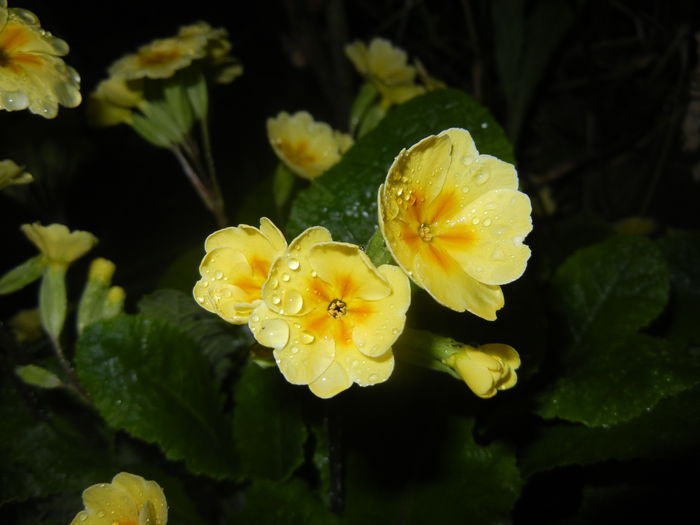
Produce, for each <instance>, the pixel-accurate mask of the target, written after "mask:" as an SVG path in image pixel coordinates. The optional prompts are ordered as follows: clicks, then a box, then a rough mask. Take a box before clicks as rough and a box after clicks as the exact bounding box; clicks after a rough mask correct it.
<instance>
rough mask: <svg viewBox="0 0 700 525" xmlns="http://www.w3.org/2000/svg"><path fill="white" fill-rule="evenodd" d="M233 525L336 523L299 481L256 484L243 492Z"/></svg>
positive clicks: (322, 524)
mask: <svg viewBox="0 0 700 525" xmlns="http://www.w3.org/2000/svg"><path fill="white" fill-rule="evenodd" d="M231 523H236V525H246V524H250V525H333V524H334V523H338V519H337V518H336V517H335V516H334V515H333V514H331V512H330V511H329V510H328V509H327V508H326V507H324V506H323V504H322V503H321V502H320V501H319V500H318V498H317V497H316V496H315V494H314V493H313V492H311V491H310V490H309V488H308V487H307V486H306V485H305V484H304V483H302V482H301V481H299V480H296V479H294V480H290V481H287V482H285V483H275V482H272V481H258V482H256V483H253V485H252V486H251V487H250V488H249V489H248V490H247V491H246V493H245V498H244V505H243V510H242V512H241V513H240V514H238V515H236V516H235V517H233V518H232V519H231Z"/></svg>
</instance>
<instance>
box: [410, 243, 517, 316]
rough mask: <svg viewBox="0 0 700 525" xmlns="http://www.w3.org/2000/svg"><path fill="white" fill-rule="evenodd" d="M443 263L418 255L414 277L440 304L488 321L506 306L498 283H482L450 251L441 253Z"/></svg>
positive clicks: (414, 267)
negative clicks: (451, 255) (465, 270)
mask: <svg viewBox="0 0 700 525" xmlns="http://www.w3.org/2000/svg"><path fill="white" fill-rule="evenodd" d="M440 260H441V264H442V265H443V266H440V265H437V264H435V262H434V261H432V260H430V259H428V260H426V258H425V257H424V256H420V257H416V260H415V264H414V266H413V279H414V281H415V282H416V284H418V285H419V286H421V287H422V288H425V290H426V291H427V292H428V293H429V294H430V295H431V296H433V298H434V299H435V300H436V301H437V302H438V303H440V304H442V305H444V306H447V307H448V308H451V309H452V310H456V311H457V312H463V311H465V310H467V311H469V312H471V313H473V314H475V315H478V316H479V317H482V318H483V319H486V320H488V321H493V320H495V319H496V311H497V310H499V309H501V308H503V305H504V300H503V292H502V291H501V288H500V287H499V286H493V285H488V284H483V283H480V282H479V281H477V280H476V279H474V278H473V277H471V276H469V275H468V274H467V273H465V272H464V270H462V268H461V267H460V266H459V265H458V264H457V262H456V261H455V260H454V259H452V257H450V256H449V255H447V256H445V255H444V254H442V255H441V259H440Z"/></svg>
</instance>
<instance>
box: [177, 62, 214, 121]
mask: <svg viewBox="0 0 700 525" xmlns="http://www.w3.org/2000/svg"><path fill="white" fill-rule="evenodd" d="M180 76H181V78H182V82H183V86H184V88H185V92H186V94H187V97H188V99H189V102H190V106H191V108H192V111H193V112H194V115H195V116H196V117H197V118H198V119H200V120H205V119H206V117H207V113H208V112H209V90H208V88H207V79H206V78H205V77H204V75H203V74H202V71H201V70H200V69H199V68H198V67H194V66H192V67H188V68H187V69H185V70H183V71H181V72H180Z"/></svg>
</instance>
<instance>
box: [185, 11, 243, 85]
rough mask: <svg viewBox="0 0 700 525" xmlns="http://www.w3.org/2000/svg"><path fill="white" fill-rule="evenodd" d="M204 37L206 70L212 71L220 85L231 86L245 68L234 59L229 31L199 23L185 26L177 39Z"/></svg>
mask: <svg viewBox="0 0 700 525" xmlns="http://www.w3.org/2000/svg"><path fill="white" fill-rule="evenodd" d="M199 36H203V37H204V38H205V39H206V50H205V57H204V59H205V61H206V62H207V67H206V69H207V70H209V71H212V72H213V74H212V75H211V76H212V77H213V79H214V81H215V82H217V83H218V84H229V83H231V82H233V81H234V80H235V79H236V78H238V77H239V76H241V75H242V74H243V66H241V64H240V62H238V60H237V59H235V58H234V57H232V56H231V55H230V54H229V53H230V52H231V47H232V46H231V41H230V40H229V38H228V31H226V29H224V28H223V27H219V28H213V27H211V26H210V25H209V24H208V23H207V22H204V21H201V20H200V21H199V22H195V23H194V24H190V25H188V26H183V27H181V28H180V31H179V32H178V34H177V38H192V37H199Z"/></svg>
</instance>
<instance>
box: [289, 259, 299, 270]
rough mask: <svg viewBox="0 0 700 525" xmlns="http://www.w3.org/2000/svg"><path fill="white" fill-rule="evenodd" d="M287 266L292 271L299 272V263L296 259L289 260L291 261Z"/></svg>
mask: <svg viewBox="0 0 700 525" xmlns="http://www.w3.org/2000/svg"><path fill="white" fill-rule="evenodd" d="M287 266H289V269H290V270H298V269H299V261H298V260H296V259H289V261H287Z"/></svg>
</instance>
